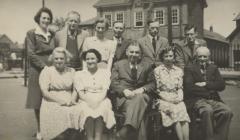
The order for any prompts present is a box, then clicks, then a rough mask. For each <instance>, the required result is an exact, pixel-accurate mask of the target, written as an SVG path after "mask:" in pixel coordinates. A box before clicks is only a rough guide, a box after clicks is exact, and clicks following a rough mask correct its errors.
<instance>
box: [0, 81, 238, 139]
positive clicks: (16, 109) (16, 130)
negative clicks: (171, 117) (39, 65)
mask: <svg viewBox="0 0 240 140" xmlns="http://www.w3.org/2000/svg"><path fill="white" fill-rule="evenodd" d="M26 91H27V89H26V87H24V86H23V79H22V78H18V79H13V78H12V79H0V140H35V139H34V138H32V134H33V133H34V132H35V131H36V123H35V120H34V114H33V111H32V110H27V109H25V101H26ZM239 91H240V88H237V87H233V86H228V87H227V88H226V90H225V91H224V92H223V93H222V94H221V95H222V97H223V99H224V101H225V102H226V103H227V104H228V105H230V107H231V108H232V110H233V112H234V118H233V121H232V125H231V129H230V138H229V140H239V137H240V133H239V132H240V109H239V105H240V104H239V101H240V92H239Z"/></svg>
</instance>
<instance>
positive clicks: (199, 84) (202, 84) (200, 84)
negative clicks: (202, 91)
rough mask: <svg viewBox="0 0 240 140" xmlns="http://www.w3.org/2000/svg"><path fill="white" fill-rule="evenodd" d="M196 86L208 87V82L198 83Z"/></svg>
mask: <svg viewBox="0 0 240 140" xmlns="http://www.w3.org/2000/svg"><path fill="white" fill-rule="evenodd" d="M195 85H196V86H199V87H204V86H206V82H197V83H195Z"/></svg>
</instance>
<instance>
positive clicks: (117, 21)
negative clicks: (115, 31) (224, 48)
mask: <svg viewBox="0 0 240 140" xmlns="http://www.w3.org/2000/svg"><path fill="white" fill-rule="evenodd" d="M115 23H122V24H123V27H124V28H125V24H124V23H123V22H121V21H119V20H116V21H113V24H112V25H113V26H114V25H115Z"/></svg>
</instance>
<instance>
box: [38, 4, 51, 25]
mask: <svg viewBox="0 0 240 140" xmlns="http://www.w3.org/2000/svg"><path fill="white" fill-rule="evenodd" d="M42 13H47V14H48V15H49V17H50V23H52V20H53V14H52V11H51V10H50V9H48V8H47V7H43V8H41V9H39V11H38V12H37V13H36V15H35V16H34V21H35V22H36V23H37V24H39V22H40V17H41V14H42Z"/></svg>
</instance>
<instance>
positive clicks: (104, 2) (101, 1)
mask: <svg viewBox="0 0 240 140" xmlns="http://www.w3.org/2000/svg"><path fill="white" fill-rule="evenodd" d="M133 1H134V0H98V2H97V3H95V4H94V5H93V6H94V7H95V8H98V7H110V6H127V5H131V4H132V2H133ZM142 1H143V2H160V1H168V0H142ZM200 1H201V2H202V3H203V6H204V8H206V7H207V6H208V5H207V0H200Z"/></svg>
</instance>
